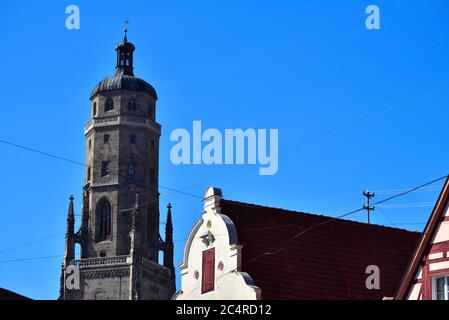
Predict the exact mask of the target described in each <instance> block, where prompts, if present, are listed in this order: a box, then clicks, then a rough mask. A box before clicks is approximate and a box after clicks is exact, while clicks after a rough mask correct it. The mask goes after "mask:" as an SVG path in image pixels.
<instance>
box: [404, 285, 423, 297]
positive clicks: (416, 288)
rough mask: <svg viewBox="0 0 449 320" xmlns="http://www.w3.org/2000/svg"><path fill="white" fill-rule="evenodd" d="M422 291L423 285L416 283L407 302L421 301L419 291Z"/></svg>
mask: <svg viewBox="0 0 449 320" xmlns="http://www.w3.org/2000/svg"><path fill="white" fill-rule="evenodd" d="M420 289H421V283H416V284H415V285H413V287H412V290H410V294H409V296H408V298H407V300H419V299H420V297H419V290H420Z"/></svg>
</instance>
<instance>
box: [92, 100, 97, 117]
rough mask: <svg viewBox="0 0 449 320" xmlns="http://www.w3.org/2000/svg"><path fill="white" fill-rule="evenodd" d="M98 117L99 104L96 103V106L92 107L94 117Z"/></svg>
mask: <svg viewBox="0 0 449 320" xmlns="http://www.w3.org/2000/svg"><path fill="white" fill-rule="evenodd" d="M96 115H97V102H94V106H93V107H92V116H93V117H95V116H96Z"/></svg>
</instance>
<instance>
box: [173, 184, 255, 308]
mask: <svg viewBox="0 0 449 320" xmlns="http://www.w3.org/2000/svg"><path fill="white" fill-rule="evenodd" d="M221 198H222V193H221V190H220V189H217V188H212V187H209V188H208V189H207V190H206V192H205V195H204V200H203V204H204V211H203V212H202V215H201V219H200V220H198V221H197V223H196V224H195V226H194V227H193V229H192V231H191V233H190V235H189V238H188V240H187V242H186V245H185V248H184V254H183V262H182V264H181V265H180V269H181V290H179V291H178V292H177V293H176V294H175V295H174V297H173V299H176V300H255V299H260V292H261V290H260V289H259V288H258V287H257V286H255V285H254V282H253V280H252V278H251V277H250V276H249V275H248V274H246V273H244V272H241V271H240V270H241V269H240V267H241V253H242V247H241V246H240V245H239V244H238V239H237V232H236V228H235V226H234V223H233V222H232V221H231V219H229V218H228V217H227V216H226V215H225V214H223V213H221V209H220V200H221Z"/></svg>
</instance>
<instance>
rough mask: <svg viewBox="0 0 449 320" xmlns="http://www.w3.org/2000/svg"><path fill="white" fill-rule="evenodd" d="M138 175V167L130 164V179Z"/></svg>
mask: <svg viewBox="0 0 449 320" xmlns="http://www.w3.org/2000/svg"><path fill="white" fill-rule="evenodd" d="M135 173H136V166H135V165H134V163H130V164H128V177H134V175H135Z"/></svg>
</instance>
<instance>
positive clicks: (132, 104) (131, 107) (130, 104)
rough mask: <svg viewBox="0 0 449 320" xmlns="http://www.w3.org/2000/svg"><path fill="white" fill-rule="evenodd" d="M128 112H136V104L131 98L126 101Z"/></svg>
mask: <svg viewBox="0 0 449 320" xmlns="http://www.w3.org/2000/svg"><path fill="white" fill-rule="evenodd" d="M128 110H129V111H137V103H136V99H134V98H131V99H129V101H128Z"/></svg>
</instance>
